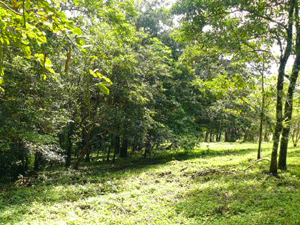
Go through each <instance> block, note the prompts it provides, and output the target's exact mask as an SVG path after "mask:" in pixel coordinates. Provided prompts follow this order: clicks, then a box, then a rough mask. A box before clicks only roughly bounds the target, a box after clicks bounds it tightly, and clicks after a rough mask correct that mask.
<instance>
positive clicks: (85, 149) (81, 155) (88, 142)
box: [74, 131, 92, 170]
mask: <svg viewBox="0 0 300 225" xmlns="http://www.w3.org/2000/svg"><path fill="white" fill-rule="evenodd" d="M91 132H92V131H89V132H87V133H86V142H85V145H84V147H83V149H82V150H81V151H80V153H79V157H78V158H77V160H76V162H75V163H74V169H76V170H77V169H78V168H79V165H80V163H81V161H82V159H83V158H84V156H85V155H86V154H87V153H88V151H89V148H90V145H91Z"/></svg>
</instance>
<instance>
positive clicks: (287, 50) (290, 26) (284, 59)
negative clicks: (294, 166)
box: [270, 0, 296, 175]
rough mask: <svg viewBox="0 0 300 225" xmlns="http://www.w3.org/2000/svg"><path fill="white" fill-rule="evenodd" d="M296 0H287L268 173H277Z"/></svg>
mask: <svg viewBox="0 0 300 225" xmlns="http://www.w3.org/2000/svg"><path fill="white" fill-rule="evenodd" d="M295 2H296V0H290V1H289V6H290V10H289V22H288V28H287V45H286V48H285V52H284V55H283V56H282V57H281V59H280V66H279V71H278V77H277V103H276V126H275V131H274V135H273V148H272V154H271V163H270V173H271V174H273V175H277V173H278V172H277V151H278V146H279V139H280V133H281V130H282V98H283V84H284V72H285V67H286V64H287V61H288V59H289V57H290V55H291V51H292V44H293V23H294V16H293V15H294V8H295Z"/></svg>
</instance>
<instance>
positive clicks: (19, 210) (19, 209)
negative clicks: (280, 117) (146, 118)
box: [0, 149, 255, 221]
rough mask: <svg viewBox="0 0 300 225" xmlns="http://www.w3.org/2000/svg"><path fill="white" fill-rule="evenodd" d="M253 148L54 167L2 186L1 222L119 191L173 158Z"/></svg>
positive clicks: (233, 152)
mask: <svg viewBox="0 0 300 225" xmlns="http://www.w3.org/2000/svg"><path fill="white" fill-rule="evenodd" d="M253 151H255V150H253V149H238V150H235V149H232V150H217V151H214V150H209V149H207V150H202V151H190V152H189V151H187V152H174V151H172V152H171V151H170V152H164V153H161V154H157V155H153V156H152V157H150V158H146V159H145V158H141V157H138V156H133V157H132V158H128V159H119V160H117V161H116V163H115V164H111V163H107V162H96V161H93V162H90V163H83V165H82V167H81V168H80V170H72V169H65V168H63V167H60V168H51V169H48V171H47V170H46V171H44V172H41V173H40V174H39V176H38V177H37V178H24V179H21V180H19V181H18V184H19V185H17V184H11V185H2V186H0V190H1V191H2V192H1V193H0V221H1V219H4V220H6V221H10V220H11V219H12V218H13V220H15V221H21V220H22V215H24V214H28V213H30V210H31V205H32V204H33V203H34V204H41V205H42V204H54V203H63V202H65V201H69V202H74V201H78V200H83V199H86V198H89V197H93V196H99V195H105V194H109V193H118V192H119V191H120V190H118V180H119V179H120V178H124V177H126V176H130V175H134V174H139V173H141V172H143V171H145V170H146V171H147V170H148V169H151V168H153V167H159V166H161V165H164V164H166V163H168V162H170V161H172V160H178V161H184V160H189V159H195V158H213V157H218V156H225V155H231V154H234V155H245V154H248V153H251V152H253Z"/></svg>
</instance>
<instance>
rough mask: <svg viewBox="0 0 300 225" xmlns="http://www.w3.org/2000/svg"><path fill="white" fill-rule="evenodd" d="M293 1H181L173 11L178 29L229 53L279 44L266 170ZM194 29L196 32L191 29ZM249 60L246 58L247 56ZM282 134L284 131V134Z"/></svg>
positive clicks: (290, 32) (278, 108) (278, 127)
mask: <svg viewBox="0 0 300 225" xmlns="http://www.w3.org/2000/svg"><path fill="white" fill-rule="evenodd" d="M295 5H296V3H295V1H293V0H290V1H288V3H285V2H278V1H247V0H245V1H238V2H237V1H212V2H207V1H202V0H195V1H183V2H180V3H179V2H178V3H177V6H176V7H175V12H177V13H179V14H183V13H185V16H184V17H183V18H184V19H183V21H184V25H183V26H182V29H181V32H182V33H183V34H184V35H185V36H186V37H192V38H193V39H196V40H197V42H198V43H205V44H206V45H203V46H205V47H206V46H208V45H209V46H212V45H213V46H218V49H220V50H221V51H222V52H227V53H228V54H231V55H236V54H240V55H243V56H244V55H245V54H248V55H249V52H251V51H256V50H258V49H260V48H259V46H260V45H261V43H265V44H268V45H269V46H272V44H273V43H277V44H278V45H279V46H280V50H281V51H280V62H279V70H278V80H277V106H276V127H275V131H274V136H273V150H272V157H271V164H270V172H271V173H272V174H274V175H276V174H277V151H278V145H279V137H280V133H281V130H282V121H283V115H282V99H283V96H284V95H283V93H284V90H283V84H284V74H285V68H286V64H287V60H288V59H289V57H290V55H291V53H292V46H293V25H294V21H295V20H294V18H295V16H294V12H295ZM282 29H283V30H284V32H282ZM196 31H197V33H195V32H196ZM248 61H249V60H248ZM284 136H286V135H284Z"/></svg>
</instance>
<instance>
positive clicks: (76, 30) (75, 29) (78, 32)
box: [73, 27, 82, 35]
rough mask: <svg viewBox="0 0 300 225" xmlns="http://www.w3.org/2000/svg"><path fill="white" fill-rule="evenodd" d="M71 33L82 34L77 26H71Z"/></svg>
mask: <svg viewBox="0 0 300 225" xmlns="http://www.w3.org/2000/svg"><path fill="white" fill-rule="evenodd" d="M73 33H74V34H77V35H82V32H81V29H80V28H79V27H74V28H73Z"/></svg>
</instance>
